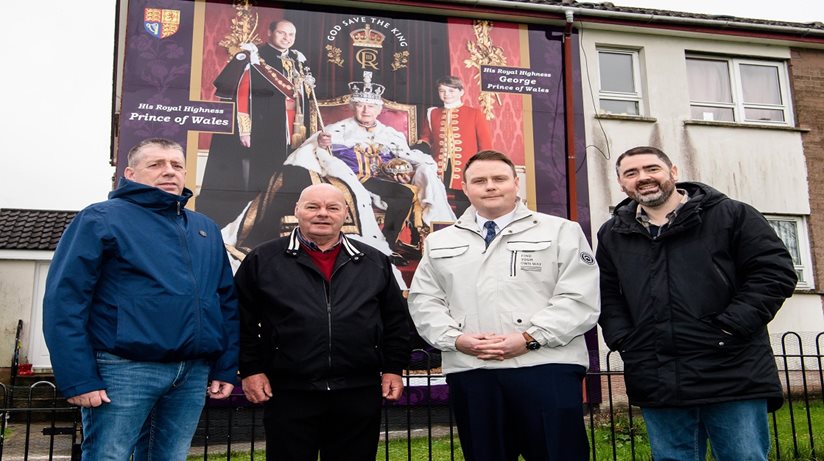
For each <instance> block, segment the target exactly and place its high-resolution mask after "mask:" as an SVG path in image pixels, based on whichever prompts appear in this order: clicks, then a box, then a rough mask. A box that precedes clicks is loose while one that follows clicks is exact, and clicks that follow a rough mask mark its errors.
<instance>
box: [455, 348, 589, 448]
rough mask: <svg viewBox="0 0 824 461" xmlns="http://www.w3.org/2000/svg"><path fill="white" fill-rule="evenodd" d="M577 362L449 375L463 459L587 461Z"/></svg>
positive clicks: (580, 371) (580, 373)
mask: <svg viewBox="0 0 824 461" xmlns="http://www.w3.org/2000/svg"><path fill="white" fill-rule="evenodd" d="M585 373H586V370H585V369H584V367H582V366H580V365H565V364H548V365H538V366H534V367H526V368H507V369H498V370H494V369H478V370H471V371H465V372H460V373H451V374H449V375H447V377H446V381H447V383H448V384H449V401H450V403H451V405H452V408H453V411H454V413H455V421H456V422H457V424H458V435H459V437H460V440H461V448H462V449H463V453H464V457H465V458H466V460H467V461H516V460H517V459H518V455H522V456H523V457H524V459H525V460H526V461H548V460H549V461H587V460H588V459H589V444H588V443H587V436H586V429H585V428H584V410H583V402H582V398H583V395H582V388H581V382H582V380H583V378H584V375H585Z"/></svg>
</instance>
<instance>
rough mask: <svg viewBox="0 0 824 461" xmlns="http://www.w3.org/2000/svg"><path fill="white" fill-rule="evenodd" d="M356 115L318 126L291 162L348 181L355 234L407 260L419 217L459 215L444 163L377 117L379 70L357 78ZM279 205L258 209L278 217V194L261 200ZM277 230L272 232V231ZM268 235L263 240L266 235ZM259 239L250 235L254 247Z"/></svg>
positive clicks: (322, 175)
mask: <svg viewBox="0 0 824 461" xmlns="http://www.w3.org/2000/svg"><path fill="white" fill-rule="evenodd" d="M349 89H350V91H351V95H350V109H351V110H352V116H351V117H349V118H346V119H344V120H341V121H339V122H336V123H332V124H330V125H327V126H326V127H325V129H323V131H320V132H318V133H315V134H314V135H312V136H311V137H310V138H309V139H307V140H306V142H305V143H304V144H303V145H302V146H301V147H299V148H298V149H297V150H295V151H294V152H293V153H292V154H291V155H289V157H288V158H287V159H286V163H285V164H286V165H287V166H290V167H295V168H303V169H305V170H308V171H309V173H310V176H312V177H314V178H321V180H324V179H325V180H334V181H338V182H340V183H343V184H344V185H345V186H346V188H347V189H348V190H349V191H351V195H352V199H353V200H352V206H354V209H351V210H350V216H351V217H352V219H353V220H355V221H356V222H355V226H353V227H355V228H356V229H358V233H357V234H349V235H348V236H349V237H351V238H353V239H355V240H360V241H363V242H365V243H368V244H370V245H372V246H374V247H376V248H378V249H379V250H381V251H383V252H384V253H386V254H387V255H390V256H391V257H392V260H393V262H394V263H395V264H396V265H403V264H405V262H406V261H405V259H404V258H403V256H402V255H401V254H400V253H401V251H400V249H401V247H402V244H401V242H400V241H399V238H398V237H399V234H400V233H401V230H402V229H403V227H404V226H405V225H408V224H409V223H412V226H411V227H415V226H416V224H418V223H415V222H414V221H415V218H416V217H417V219H418V220H419V221H420V223H419V225H420V226H428V225H429V224H430V223H431V222H433V221H454V220H455V215H454V213H453V212H452V209H451V208H450V206H449V204H448V203H447V198H446V189H445V188H444V185H443V182H441V181H440V180H439V179H438V169H437V166H436V164H435V161H434V160H433V159H432V157H431V156H429V155H427V154H424V153H423V152H421V151H418V150H414V149H410V148H409V144H408V143H407V140H406V137H405V136H404V135H403V134H402V133H400V132H399V131H397V130H396V129H394V128H392V127H390V126H387V125H384V124H383V123H381V122H380V121H379V120H378V116H379V115H380V114H381V111H382V110H383V98H382V95H383V93H384V90H385V88H384V86H383V85H381V84H378V83H375V82H372V73H371V72H368V71H367V72H364V75H363V80H362V81H357V82H351V83H350V84H349ZM260 202H261V203H270V204H272V205H271V206H269V208H266V209H263V210H260V212H257V215H259V216H266V220H267V222H269V224H266V223H256V224H255V227H256V228H257V227H258V226H259V225H260V226H262V228H263V229H270V228H271V227H272V226H271V222H272V220H276V221H277V220H279V217H280V216H279V215H282V214H283V213H277V212H274V211H273V209H274V207H275V206H276V205H275V204H276V203H277V202H278V200H261V201H260ZM373 206H374V207H375V208H378V209H380V210H383V212H384V220H383V226H382V227H381V226H379V225H378V220H377V219H376V217H375V213H374V211H373ZM272 237H273V236H271V235H270V236H268V238H272ZM262 238H263V237H261V238H259V240H260V239H262ZM261 241H262V240H261ZM256 243H260V242H257V241H255V242H249V241H247V242H245V243H244V246H249V247H252V246H254V245H255V244H256Z"/></svg>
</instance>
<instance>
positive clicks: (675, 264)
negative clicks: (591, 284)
mask: <svg viewBox="0 0 824 461" xmlns="http://www.w3.org/2000/svg"><path fill="white" fill-rule="evenodd" d="M616 171H617V173H618V183H619V184H620V185H621V188H622V190H623V191H624V192H626V194H627V196H629V198H628V199H627V200H624V201H623V202H621V203H620V204H618V206H617V207H616V208H615V213H614V216H613V217H612V219H610V220H609V221H607V222H606V223H605V224H604V225H603V226H602V227H601V230H600V231H599V232H598V249H597V253H596V258H597V260H598V265H599V267H600V269H601V303H602V305H601V318H600V320H599V323H600V325H601V327H602V328H603V335H604V339H605V341H606V343H607V345H608V346H609V348H610V349H612V350H618V351H620V353H621V358H622V359H623V361H624V377H625V380H626V387H627V394H628V395H629V399H630V403H632V404H634V405H638V406H640V407H641V408H642V411H643V415H644V420H645V422H646V425H647V432H648V434H649V438H650V444H651V446H652V453H653V456H654V458H655V459H656V461H660V460H672V461H680V460H696V459H704V458H705V457H706V451H707V440H708V439H709V441H710V444H711V446H712V453H713V456H714V457H715V459H716V460H717V461H743V460H753V461H755V460H766V459H767V454H768V452H769V449H770V433H769V428H768V423H767V412H768V411H773V410H775V409H777V408H778V407H780V406H781V403H782V400H783V399H782V389H781V384H780V382H779V380H778V372H777V370H776V366H775V359H774V358H773V353H772V349H771V347H770V340H769V336H768V334H767V323H769V321H770V320H772V318H773V317H774V316H775V314H776V312H777V311H778V309H779V308H780V307H781V305H782V304H783V302H784V300H785V299H786V298H788V297H789V296H791V295H792V293H793V290H794V288H795V285H796V281H797V278H796V274H795V270H794V268H793V262H792V259H791V257H790V255H789V253H788V252H787V249H786V247H785V246H784V244H783V243H782V242H781V240H780V239H779V238H778V236H777V235H776V233H775V232H774V231H773V229H772V228H771V227H770V225H769V223H768V222H767V220H766V219H764V217H763V216H762V215H761V214H760V213H759V212H758V211H756V210H755V209H754V208H753V207H751V206H749V205H747V204H744V203H741V202H738V201H735V200H732V199H730V198H729V197H727V196H725V195H724V194H722V193H720V192H718V191H717V190H715V189H713V188H712V187H709V186H707V185H705V184H701V183H688V182H685V183H677V184H676V180H677V178H678V170H677V168H676V167H675V166H673V164H672V162H671V161H670V159H669V158H668V157H667V156H666V154H664V152H662V151H661V150H659V149H657V148H654V147H636V148H633V149H630V150H628V151H627V152H625V153H623V154H622V155H621V156H620V157H618V160H617V162H616Z"/></svg>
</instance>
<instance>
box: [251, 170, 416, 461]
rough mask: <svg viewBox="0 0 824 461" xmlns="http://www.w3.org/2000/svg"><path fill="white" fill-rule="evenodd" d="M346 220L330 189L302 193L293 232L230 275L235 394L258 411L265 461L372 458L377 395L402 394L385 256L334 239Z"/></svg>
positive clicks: (401, 302) (400, 332) (399, 323)
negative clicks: (236, 328) (236, 312)
mask: <svg viewBox="0 0 824 461" xmlns="http://www.w3.org/2000/svg"><path fill="white" fill-rule="evenodd" d="M346 214H347V207H346V201H345V199H344V196H343V193H341V191H340V190H339V189H337V188H336V187H335V186H332V185H330V184H318V185H314V186H309V187H307V188H306V189H304V190H303V192H302V193H301V195H300V199H299V200H298V203H297V206H296V207H295V216H296V217H297V219H298V227H297V228H296V229H294V230H293V231H292V234H291V235H290V236H289V237H283V238H280V239H277V240H272V241H270V242H267V243H264V244H262V245H260V246H258V247H257V248H255V249H254V250H252V252H250V253H249V254H248V255H247V256H246V258H245V259H244V260H243V263H242V264H241V266H240V268H239V269H238V272H237V274H236V276H235V283H236V286H237V289H238V296H239V300H240V318H241V333H240V335H241V336H240V350H241V354H240V355H241V359H240V363H241V365H240V374H241V377H243V392H244V394H246V397H247V398H248V399H249V400H250V401H251V402H254V403H264V402H265V407H264V428H265V431H266V456H267V459H269V460H274V459H288V460H291V461H316V460H317V459H318V452H320V459H321V460H323V461H335V460H351V461H362V460H367V459H375V455H376V452H377V448H378V435H379V434H380V418H381V414H380V409H381V398H382V397H383V398H385V399H387V400H397V399H399V398H400V397H401V393H402V391H403V381H402V380H401V376H400V374H401V371H402V370H403V368H404V367H405V366H406V364H407V362H408V360H409V353H410V350H409V332H410V324H409V323H408V321H407V319H408V315H409V314H408V312H407V308H406V301H405V299H404V298H403V295H402V294H401V291H400V289H399V288H398V284H397V282H396V281H395V276H394V274H393V273H392V264H391V263H390V262H389V259H388V257H387V256H386V255H384V254H383V253H381V252H380V251H378V250H376V249H374V248H372V247H371V246H369V245H365V244H361V243H359V242H353V241H351V240H349V239H348V238H347V237H346V236H345V235H343V234H342V233H341V232H340V230H341V227H342V226H343V222H344V220H345V218H346Z"/></svg>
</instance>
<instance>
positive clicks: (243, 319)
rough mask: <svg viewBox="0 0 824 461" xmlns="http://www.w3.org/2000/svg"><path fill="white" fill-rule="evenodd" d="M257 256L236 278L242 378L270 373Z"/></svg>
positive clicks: (249, 259) (245, 263)
mask: <svg viewBox="0 0 824 461" xmlns="http://www.w3.org/2000/svg"><path fill="white" fill-rule="evenodd" d="M257 263H258V260H257V253H255V252H254V251H253V252H252V253H249V255H248V256H246V258H245V259H244V260H243V263H241V265H240V267H239V268H238V270H237V273H236V274H235V288H236V289H237V297H238V307H239V310H240V359H239V369H240V377H241V378H245V377H247V376H251V375H255V374H258V373H264V372H266V370H267V356H266V353H265V351H266V346H265V344H264V341H263V338H264V337H265V335H264V334H263V331H262V328H261V322H262V321H263V317H262V313H261V312H260V309H259V303H258V302H257V300H256V292H257V288H256V287H257V286H258V282H257V270H258V264H257Z"/></svg>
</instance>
